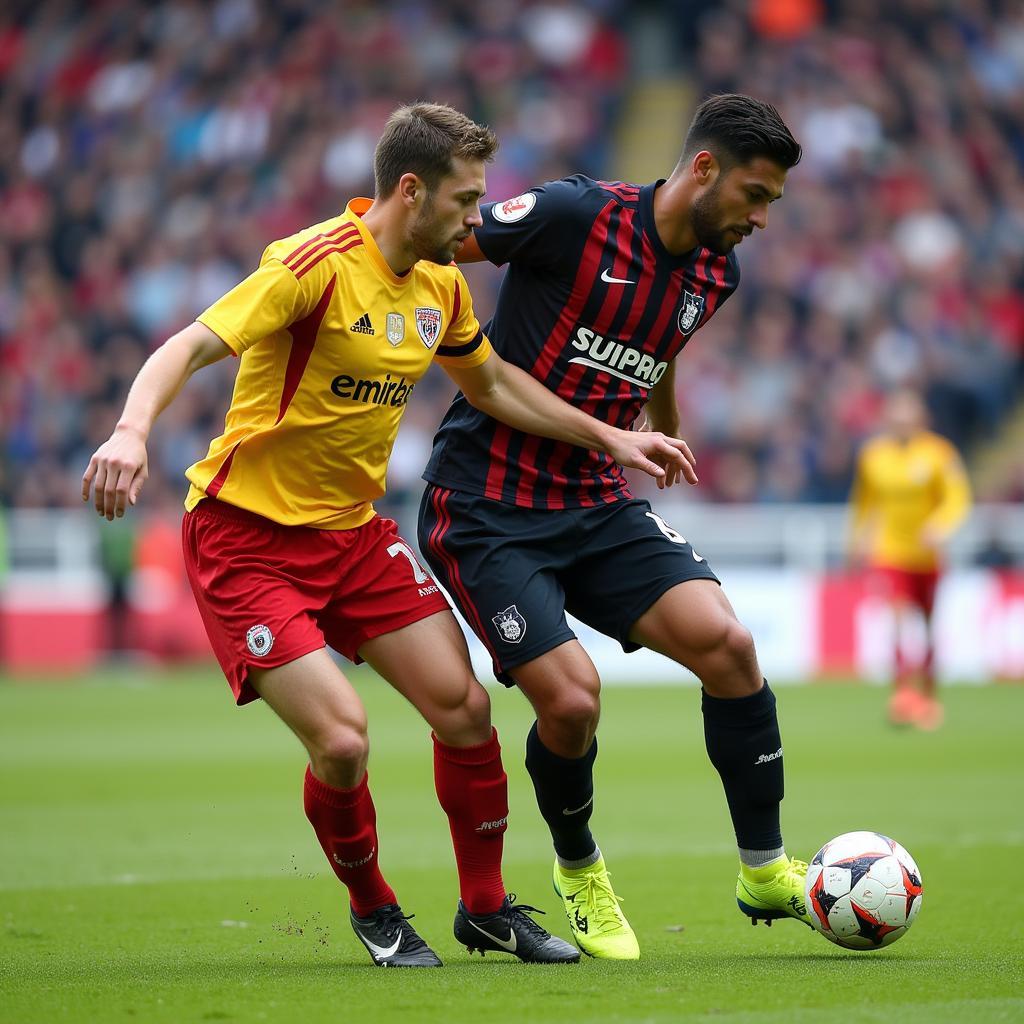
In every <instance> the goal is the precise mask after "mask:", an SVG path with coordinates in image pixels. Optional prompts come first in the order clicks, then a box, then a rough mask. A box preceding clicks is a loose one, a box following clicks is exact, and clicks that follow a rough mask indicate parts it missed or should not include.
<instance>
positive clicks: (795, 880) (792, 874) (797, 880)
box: [782, 858, 807, 886]
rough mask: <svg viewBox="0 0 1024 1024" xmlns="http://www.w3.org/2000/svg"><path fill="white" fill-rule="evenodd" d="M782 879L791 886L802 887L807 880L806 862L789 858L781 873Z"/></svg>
mask: <svg viewBox="0 0 1024 1024" xmlns="http://www.w3.org/2000/svg"><path fill="white" fill-rule="evenodd" d="M782 877H783V878H784V879H785V880H786V881H787V882H789V883H791V884H798V885H800V886H802V885H803V883H804V880H805V879H806V878H807V861H805V860H797V859H796V858H791V859H790V861H789V864H788V865H787V867H786V868H785V869H784V870H783V871H782Z"/></svg>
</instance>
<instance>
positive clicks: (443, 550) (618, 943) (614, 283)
mask: <svg viewBox="0 0 1024 1024" xmlns="http://www.w3.org/2000/svg"><path fill="white" fill-rule="evenodd" d="M799 159H800V147H799V145H798V144H797V143H796V141H795V140H794V139H793V136H792V135H791V134H790V132H789V129H788V128H787V127H786V125H785V124H784V122H783V121H782V119H781V117H780V116H779V114H778V112H777V111H776V110H775V109H774V108H773V107H771V106H770V105H769V104H766V103H762V102H760V101H757V100H754V99H751V98H750V97H747V96H739V95H724V96H717V97H714V98H712V99H710V100H707V101H706V102H705V103H703V104H702V105H701V106H700V107H699V109H698V110H697V112H696V114H695V116H694V119H693V121H692V123H691V125H690V128H689V131H688V133H687V136H686V140H685V142H684V145H683V152H682V156H681V158H680V160H679V162H678V164H677V165H676V167H675V169H674V170H673V171H672V173H671V174H670V175H669V177H668V178H667V179H664V180H659V181H656V182H653V183H650V184H645V185H631V184H623V183H621V182H614V183H610V182H603V181H596V180H594V179H592V178H588V177H585V176H583V175H575V176H573V177H570V178H566V179H564V180H561V181H554V182H549V183H547V184H545V185H542V186H540V187H537V188H533V189H531V190H530V191H528V192H526V193H524V194H523V195H520V196H516V197H515V198H513V199H509V200H507V201H503V202H498V203H494V204H491V205H489V206H486V207H485V208H484V212H483V224H482V225H481V226H480V227H478V228H476V229H475V232H474V236H473V238H472V239H471V240H470V241H468V242H467V244H466V245H465V246H464V247H463V250H462V251H461V253H460V255H459V259H460V260H463V261H465V260H468V259H473V258H476V259H487V260H490V261H491V262H492V263H495V264H499V265H501V264H507V265H508V269H507V271H506V273H505V277H504V280H503V282H502V285H501V291H500V293H499V297H498V303H497V307H496V310H495V314H494V318H493V321H492V322H491V324H490V325H489V326H488V334H489V336H490V338H491V341H492V343H493V344H494V346H495V349H496V350H497V351H498V352H500V353H501V355H502V357H503V358H504V359H507V360H508V361H509V362H512V363H515V364H516V365H517V366H519V367H521V368H522V369H523V370H525V371H526V372H528V373H529V374H530V375H531V376H533V377H534V378H535V379H536V380H538V381H539V382H540V383H542V384H543V385H544V386H545V388H547V389H548V390H549V391H551V392H553V393H554V394H556V395H558V396H560V397H561V398H563V399H564V400H565V401H567V402H570V403H572V404H573V405H575V406H576V407H577V408H578V409H581V410H583V411H585V412H588V413H590V414H592V415H594V416H596V417H598V418H599V419H601V420H603V421H604V422H606V423H608V424H610V425H614V426H617V427H622V428H628V427H630V426H631V425H633V424H635V423H637V421H638V419H639V418H640V416H641V413H642V412H643V413H645V414H646V419H647V422H648V423H649V424H650V425H651V426H652V427H654V428H657V429H661V430H665V429H666V428H668V429H669V432H670V433H673V434H674V433H675V432H676V430H677V427H678V410H677V408H676V404H675V395H674V387H673V370H672V368H673V365H674V364H673V360H674V359H675V358H676V356H677V355H678V354H679V352H680V351H681V350H682V348H683V346H684V345H686V344H688V343H689V341H690V339H691V338H692V337H693V335H694V334H695V332H697V331H698V330H699V329H700V327H701V325H702V324H705V323H707V321H708V320H709V319H710V317H712V316H713V315H714V314H715V312H716V311H717V310H718V308H719V307H720V306H721V305H722V303H723V302H725V301H726V300H727V299H728V297H729V296H730V295H731V294H732V292H733V291H734V290H735V289H736V287H737V285H738V283H739V267H738V262H737V258H736V255H735V253H734V252H733V250H734V248H735V246H736V245H737V244H739V243H740V242H741V241H742V240H743V238H744V237H746V236H747V235H749V234H751V232H752V231H753V230H754V229H755V228H764V227H765V226H766V224H767V217H768V206H769V204H770V203H771V202H774V201H775V200H776V199H778V198H780V197H781V195H782V192H783V186H784V184H785V179H786V175H787V172H788V170H789V168H791V167H792V166H793V165H794V164H796V163H797V161H798V160H799ZM683 475H684V476H685V478H686V479H687V481H688V482H690V483H694V482H696V477H695V476H694V475H692V474H690V473H684V474H683ZM424 476H425V478H426V480H427V482H428V486H427V488H426V490H425V492H424V496H423V501H422V503H421V506H420V521H419V539H420V547H421V550H422V551H423V552H424V554H425V556H426V558H427V560H428V561H429V563H430V565H431V567H432V568H433V569H434V571H435V573H436V574H437V575H438V577H439V578H440V579H441V581H442V582H443V583H444V585H445V586H446V588H447V589H448V591H449V593H450V594H451V595H452V597H453V598H454V599H455V601H456V602H457V604H458V605H459V607H460V609H461V611H462V612H463V614H464V615H465V617H466V619H467V621H468V622H469V623H470V625H471V626H472V628H473V629H474V631H475V632H476V633H477V635H478V636H479V637H480V639H481V640H482V641H483V643H484V644H485V645H486V647H487V648H488V650H489V652H490V654H491V657H492V659H493V662H494V670H495V674H496V675H497V676H498V678H499V679H501V680H502V681H503V682H504V683H505V684H506V685H518V686H519V688H520V689H521V690H522V691H523V692H524V693H525V695H526V696H527V698H528V699H529V700H530V703H531V704H532V705H533V708H534V710H535V712H536V714H537V721H536V722H535V724H534V726H533V728H532V729H531V730H530V733H529V736H528V737H527V741H526V763H527V768H528V770H529V772H530V775H531V778H532V780H533V784H534V789H535V791H536V795H537V802H538V805H539V808H540V811H541V814H542V816H543V817H544V820H545V821H546V823H547V825H548V828H549V830H550V831H551V835H552V840H553V843H554V848H555V864H554V884H555V888H556V890H557V891H558V892H559V893H561V895H562V898H563V902H564V905H565V910H566V914H567V916H568V918H569V923H570V927H571V928H572V930H573V934H574V936H575V938H576V941H577V943H578V944H579V945H580V946H581V948H583V949H584V950H585V951H586V952H587V953H589V954H590V955H592V956H597V957H606V958H609V959H635V958H636V957H638V956H639V955H640V950H639V943H638V942H637V939H636V936H635V934H634V933H633V931H632V929H631V928H630V926H629V924H628V923H627V921H626V918H625V917H624V916H623V914H622V910H621V908H620V907H619V903H618V900H617V898H616V896H615V893H614V891H613V890H612V888H611V883H610V882H609V876H608V871H607V867H606V865H605V860H604V857H603V856H602V853H601V850H600V849H599V848H598V846H597V843H596V841H595V839H594V836H593V834H592V832H591V829H590V820H591V815H592V814H593V813H594V812H595V797H594V783H593V770H592V769H593V764H594V760H595V758H596V756H597V740H596V732H597V723H598V717H599V709H600V701H599V693H600V677H599V676H598V673H597V669H596V668H595V666H594V664H593V663H592V662H591V660H590V658H589V656H588V655H587V653H586V651H585V650H584V649H583V648H582V646H581V645H580V644H579V642H578V641H577V639H576V636H575V634H574V633H573V631H572V629H571V628H570V626H569V624H568V622H567V621H566V612H569V613H571V614H572V615H574V616H575V617H576V618H578V619H581V620H582V621H584V622H585V623H587V624H588V625H590V626H592V627H594V628H596V629H598V630H600V631H601V632H603V633H605V634H606V635H608V636H610V637H613V638H615V639H616V640H618V641H619V642H620V643H621V644H622V646H623V648H624V649H625V650H627V651H632V650H636V649H637V648H638V647H640V646H644V647H648V648H650V649H652V650H656V651H659V652H661V653H663V654H665V655H667V656H669V657H670V658H673V659H674V660H675V661H677V662H678V663H679V664H680V665H682V666H685V667H687V668H689V669H691V670H692V671H693V672H695V673H696V675H697V676H699V678H700V679H701V682H702V684H703V697H702V709H703V713H704V724H705V736H706V740H707V749H708V753H709V756H710V758H711V761H712V762H713V763H714V765H715V767H716V768H717V769H718V771H719V773H720V775H721V777H722V781H723V785H724V787H725V792H726V797H727V800H728V804H729V809H730V812H731V814H732V819H733V826H734V828H735V832H736V840H737V845H738V847H739V856H740V876H739V879H738V881H737V889H736V894H737V900H738V902H739V906H740V909H741V910H742V911H743V912H744V913H745V914H747V915H748V916H749V917H750V918H752V919H753V920H754V921H757V920H768V921H771V920H772V919H774V918H776V917H794V918H797V919H798V920H801V921H803V922H804V923H808V918H807V914H806V908H805V907H804V904H803V877H804V873H805V872H806V865H803V864H802V862H800V861H795V860H791V859H790V858H789V857H788V856H787V855H786V852H785V848H784V846H783V842H782V832H781V826H780V819H779V804H780V801H781V798H782V782H783V775H782V764H783V761H782V743H781V740H780V739H779V730H778V723H777V719H776V714H775V698H774V696H773V694H772V692H771V690H770V689H769V687H768V685H767V684H766V683H765V682H764V680H763V678H762V676H761V672H760V670H759V668H758V664H757V656H756V654H755V652H754V647H753V642H752V640H751V638H750V634H749V633H748V632H747V631H746V630H745V629H744V627H743V626H742V625H741V624H740V623H739V622H738V621H737V619H736V617H735V614H734V613H733V611H732V608H731V606H730V605H729V603H728V601H727V600H726V599H725V597H724V595H723V594H722V591H721V588H720V586H719V584H718V580H717V578H716V576H715V575H714V573H713V572H712V570H711V569H710V567H709V566H708V564H707V562H706V561H705V559H704V558H703V557H702V556H701V555H700V554H698V552H696V551H694V549H693V548H692V547H691V545H690V544H689V542H688V541H687V540H686V538H685V537H683V536H682V535H681V534H680V533H679V532H678V531H677V530H675V529H674V528H673V527H672V526H670V525H669V524H668V523H666V522H665V521H664V520H663V519H662V518H661V516H659V515H658V514H657V512H655V511H654V510H653V509H652V508H651V506H650V505H649V504H648V503H647V502H646V501H639V500H636V499H635V498H633V496H632V495H631V494H630V492H629V488H628V486H627V483H626V480H625V477H624V474H623V472H622V468H621V466H619V465H617V464H616V463H615V460H614V458H609V457H608V456H607V455H606V454H603V453H601V452H597V451H594V450H592V449H590V448H588V447H587V446H585V445H572V444H566V443H563V442H559V441H552V440H549V439H546V438H544V437H541V436H539V435H538V434H537V433H536V432H530V431H522V430H517V429H515V427H514V426H511V427H510V426H508V425H505V424H502V423H499V422H497V421H496V420H495V419H493V418H491V417H488V416H486V415H484V414H481V412H480V411H479V410H478V409H475V408H473V405H472V403H470V402H469V401H467V397H466V396H464V395H459V396H457V397H456V399H455V401H454V402H453V404H452V406H451V408H450V409H449V410H448V413H447V415H446V416H445V418H444V421H443V422H442V424H441V427H440V429H439V430H438V432H437V435H436V437H435V439H434V448H433V452H432V454H431V457H430V461H429V464H428V465H427V468H426V471H425V473H424ZM676 479H678V475H676V474H672V475H671V476H670V477H669V478H668V479H667V480H666V481H664V482H665V483H667V484H672V483H673V482H675V480H676ZM637 797H638V799H642V797H643V795H642V794H638V795H637ZM668 882H669V880H668V879H666V883H668Z"/></svg>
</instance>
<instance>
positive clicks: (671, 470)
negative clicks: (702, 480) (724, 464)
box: [636, 415, 697, 491]
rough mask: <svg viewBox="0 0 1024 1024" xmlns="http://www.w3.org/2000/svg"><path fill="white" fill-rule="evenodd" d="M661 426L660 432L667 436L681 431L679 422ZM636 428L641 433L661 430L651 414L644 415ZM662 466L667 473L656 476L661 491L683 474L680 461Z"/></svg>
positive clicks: (676, 481)
mask: <svg viewBox="0 0 1024 1024" xmlns="http://www.w3.org/2000/svg"><path fill="white" fill-rule="evenodd" d="M659 427H660V433H662V434H664V435H665V436H666V437H675V435H676V434H678V433H679V424H678V423H676V424H674V425H673V426H665V425H664V424H661V425H659ZM636 429H637V430H638V431H640V432H641V433H654V432H655V431H656V430H659V428H656V427H655V426H654V424H652V423H651V418H650V416H649V415H645V416H644V418H643V419H642V420H641V421H640V422H639V423H638V424H637V427H636ZM691 458H692V456H691ZM662 468H663V469H664V470H665V475H664V476H659V477H657V478H656V481H657V484H658V490H659V491H663V490H664V489H665V488H666V487H671V486H672V485H673V484H677V483H679V480H680V478H681V477H682V475H683V472H682V465H681V464H680V463H677V462H671V463H669V464H667V465H663V466H662ZM696 482H697V480H696V477H694V479H693V480H691V481H690V483H696Z"/></svg>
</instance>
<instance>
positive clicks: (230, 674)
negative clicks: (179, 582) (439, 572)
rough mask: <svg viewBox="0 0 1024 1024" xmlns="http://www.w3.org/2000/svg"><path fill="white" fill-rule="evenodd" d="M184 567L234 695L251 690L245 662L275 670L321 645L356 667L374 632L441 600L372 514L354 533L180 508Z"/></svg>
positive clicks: (207, 503) (430, 611)
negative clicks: (181, 509)
mask: <svg viewBox="0 0 1024 1024" xmlns="http://www.w3.org/2000/svg"><path fill="white" fill-rule="evenodd" d="M181 538H182V547H183V548H184V552H185V569H186V571H187V572H188V578H189V582H190V583H191V584H192V592H193V593H194V594H195V598H196V603H197V604H198V605H199V611H200V613H201V614H202V617H203V623H204V624H205V626H206V632H207V635H208V636H209V637H210V643H211V644H212V645H213V651H214V653H215V654H216V655H217V660H218V661H219V662H220V667H221V668H222V669H223V670H224V675H225V676H227V679H228V682H229V683H230V684H231V689H232V691H233V692H234V694H235V700H236V701H237V702H238V703H239V704H247V703H248V702H249V701H251V700H256V699H257V697H258V696H259V694H257V693H256V691H255V690H254V689H253V688H252V685H251V684H250V683H249V681H248V673H249V667H250V666H251V665H259V667H261V668H275V667H277V666H279V665H285V664H287V663H288V662H289V661H294V660H295V659H296V658H300V657H302V655H304V654H309V653H310V651H316V650H319V649H320V648H321V647H323V646H324V645H325V644H330V646H331V647H333V648H334V649H335V650H336V651H339V652H340V653H341V654H343V655H345V657H346V658H348V659H349V660H350V661H354V662H356V663H357V664H358V663H359V662H360V661H361V660H362V659H361V658H360V657H359V653H358V652H359V648H360V647H361V646H362V645H363V644H364V643H365V642H366V641H367V640H372V639H373V638H374V637H377V636H381V635H383V634H384V633H390V632H392V631H393V630H396V629H400V628H401V627H402V626H408V625H409V624H410V623H412V622H418V621H419V620H420V619H425V618H426V617H427V616H428V615H434V614H436V613H437V612H440V611H447V610H448V608H449V605H448V601H447V599H446V598H445V596H444V594H442V593H441V591H440V590H439V588H438V586H437V584H436V583H435V582H434V580H433V579H432V578H431V577H430V576H429V575H428V574H427V572H426V571H425V570H424V569H423V568H422V567H421V566H420V564H419V562H418V560H417V559H416V556H415V555H414V554H413V552H412V549H411V548H410V547H409V546H408V544H406V543H405V541H403V540H402V538H401V537H400V536H399V535H398V530H397V527H396V525H395V523H394V521H393V520H391V519H382V518H381V517H380V516H374V517H373V519H371V520H370V521H369V522H368V523H364V524H363V525H362V526H359V527H356V528H355V529H354V530H317V529H313V528H311V527H308V526H281V525H279V524H278V523H274V522H271V521H270V520H269V519H265V518H264V517H263V516H258V515H256V514H255V513H253V512H248V511H246V510H244V509H240V508H237V507H235V506H233V505H229V504H227V503H225V502H222V501H217V500H216V499H214V498H206V499H204V500H203V501H201V502H200V503H199V504H198V505H197V506H196V507H195V509H193V510H192V511H191V512H186V513H185V518H184V519H183V521H182V525H181Z"/></svg>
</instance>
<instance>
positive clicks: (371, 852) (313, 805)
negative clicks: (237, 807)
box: [303, 766, 398, 917]
mask: <svg viewBox="0 0 1024 1024" xmlns="http://www.w3.org/2000/svg"><path fill="white" fill-rule="evenodd" d="M368 779H369V776H368V775H364V776H363V780H362V782H360V783H359V785H358V786H356V787H354V788H353V789H335V788H334V787H333V786H328V785H327V783H326V782H321V781H320V780H319V779H318V778H317V777H316V776H315V775H314V774H313V772H312V769H311V768H309V766H307V767H306V780H305V785H304V787H303V797H304V802H305V805H306V817H307V818H309V823H310V824H311V825H312V826H313V831H314V832H316V837H317V839H319V840H320V845H321V846H322V847H323V848H324V853H326V854H327V860H328V861H329V862H330V865H331V867H332V868H334V873H335V874H336V875H337V876H338V877H339V878H340V879H341V880H342V882H344V883H345V885H346V886H347V887H348V894H349V899H350V900H351V902H352V909H353V910H354V911H355V912H356V914H357V915H358V916H359V917H367V916H368V915H369V914H371V913H372V912H373V911H374V910H376V909H377V908H378V907H383V906H386V905H387V904H388V903H397V902H398V900H397V899H396V898H395V893H394V891H393V890H392V888H391V886H390V885H388V883H387V882H385V881H384V876H383V875H382V874H381V873H380V866H379V865H378V863H377V812H376V810H375V809H374V806H373V800H372V799H371V797H370V789H369V784H368Z"/></svg>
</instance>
